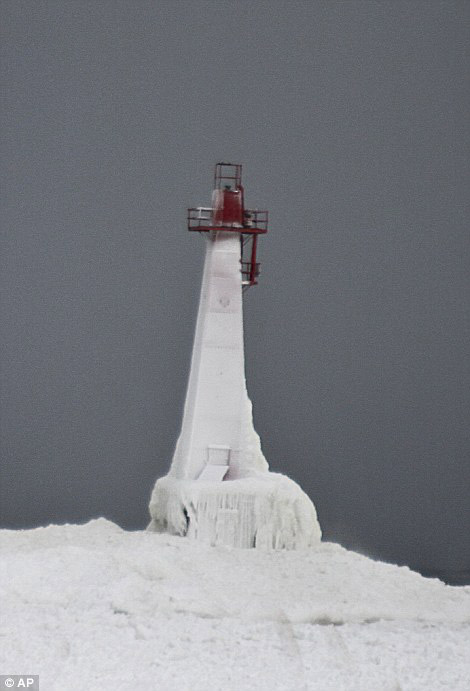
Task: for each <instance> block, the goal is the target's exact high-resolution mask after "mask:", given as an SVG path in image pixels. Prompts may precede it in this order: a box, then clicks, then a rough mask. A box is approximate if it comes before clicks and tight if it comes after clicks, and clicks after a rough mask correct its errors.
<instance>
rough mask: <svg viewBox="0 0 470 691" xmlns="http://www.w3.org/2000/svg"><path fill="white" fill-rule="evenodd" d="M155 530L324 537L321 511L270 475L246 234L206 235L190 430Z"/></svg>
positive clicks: (246, 543)
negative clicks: (254, 371)
mask: <svg viewBox="0 0 470 691" xmlns="http://www.w3.org/2000/svg"><path fill="white" fill-rule="evenodd" d="M149 508H150V515H151V517H152V520H151V523H150V525H149V529H150V530H153V531H157V532H164V531H166V532H169V533H172V534H176V535H187V536H188V537H190V538H193V539H197V540H202V541H203V542H207V543H209V544H214V545H215V544H223V545H228V546H235V547H258V548H270V547H272V548H286V549H296V548H302V547H305V546H309V545H312V544H315V543H316V542H318V541H319V540H320V538H321V531H320V526H319V524H318V521H317V517H316V512H315V508H314V506H313V504H312V502H311V501H310V499H309V498H308V497H307V495H306V494H305V493H304V492H303V491H302V490H301V489H300V487H299V486H298V485H297V484H296V483H295V482H293V481H292V480H290V479H289V478H287V477H285V476H283V475H280V474H275V473H270V472H269V469H268V463H267V461H266V459H265V457H264V455H263V453H262V450H261V444H260V439H259V436H258V434H257V433H256V431H255V429H254V425H253V418H252V412H251V402H250V400H249V398H248V394H247V389H246V381H245V363H244V346H243V306H242V280H241V272H240V235H239V234H238V233H236V232H233V231H230V232H229V231H223V230H221V231H217V232H213V233H210V234H209V235H208V236H207V248H206V258H205V264H204V274H203V279H202V288H201V296H200V302H199V311H198V317H197V325H196V333H195V338H194V345H193V353H192V360H191V370H190V375H189V382H188V389H187V393H186V402H185V407H184V414H183V422H182V427H181V433H180V436H179V439H178V442H177V444H176V449H175V453H174V456H173V461H172V464H171V468H170V472H169V474H168V475H167V476H166V477H164V478H161V479H159V480H157V483H156V485H155V488H154V490H153V493H152V498H151V501H150V507H149Z"/></svg>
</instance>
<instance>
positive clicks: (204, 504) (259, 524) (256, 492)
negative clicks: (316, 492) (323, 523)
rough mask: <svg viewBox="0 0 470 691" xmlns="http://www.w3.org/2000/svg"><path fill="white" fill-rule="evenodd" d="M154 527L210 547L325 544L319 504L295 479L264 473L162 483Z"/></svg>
mask: <svg viewBox="0 0 470 691" xmlns="http://www.w3.org/2000/svg"><path fill="white" fill-rule="evenodd" d="M149 509H150V515H151V516H152V522H151V523H150V526H149V529H150V530H154V531H156V532H169V533H170V534H172V535H188V537H190V538H193V539H195V540H201V541H202V542H206V543H208V544H210V545H225V546H228V547H245V548H249V547H257V548H260V549H302V548H306V547H310V546H312V545H315V544H317V543H318V542H320V539H321V530H320V526H319V524H318V520H317V515H316V511H315V507H314V506H313V504H312V502H311V501H310V499H309V497H308V496H307V495H306V494H305V493H304V492H303V491H302V490H301V489H300V487H299V486H298V485H297V484H296V483H295V482H294V481H293V480H291V479H290V478H288V477H286V476H285V475H281V474H278V473H268V472H265V473H259V474H257V475H255V476H254V477H246V478H242V479H238V480H232V481H229V482H203V481H196V482H195V481H191V480H178V479H176V478H174V477H172V476H167V477H163V478H161V479H160V480H158V481H157V483H156V485H155V488H154V490H153V493H152V498H151V501H150V507H149Z"/></svg>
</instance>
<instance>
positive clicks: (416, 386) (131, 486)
mask: <svg viewBox="0 0 470 691" xmlns="http://www.w3.org/2000/svg"><path fill="white" fill-rule="evenodd" d="M0 8H1V83H2V93H3V96H4V100H3V105H2V107H1V122H0V125H1V153H2V163H1V174H2V179H1V189H2V201H1V223H2V245H3V247H2V258H1V263H2V267H1V268H2V278H1V281H2V285H1V288H2V331H1V366H2V370H1V373H2V382H1V455H2V459H1V460H2V468H1V491H2V504H1V523H2V525H3V526H8V527H30V526H36V525H45V524H48V523H49V522H51V521H54V522H75V521H85V520H87V519H89V518H91V517H95V516H100V515H104V516H106V517H107V518H109V519H111V520H114V521H116V522H117V523H119V524H120V525H121V526H124V527H126V528H138V527H143V526H145V525H146V523H147V520H148V510H147V505H148V500H149V496H150V492H151V489H152V486H153V484H154V481H155V479H156V478H157V477H158V476H161V475H163V474H165V473H166V471H167V469H168V467H169V464H170V461H171V457H172V453H173V448H174V444H175V442H176V439H177V436H178V432H179V426H180V422H181V415H182V406H183V402H184V394H185V387H186V381H187V375H188V367H189V362H190V355H191V346H192V335H193V329H194V325H195V320H196V309H197V301H198V292H199V284H200V279H201V271H202V261H203V254H204V243H203V241H202V239H201V238H199V236H198V235H197V234H190V233H187V232H186V230H185V214H186V207H187V206H192V205H207V204H209V202H210V193H211V186H212V172H213V165H214V163H215V162H216V161H218V160H231V161H234V162H239V163H243V166H244V183H245V190H246V199H247V203H248V205H249V206H253V207H259V208H267V209H269V212H270V219H271V228H270V231H269V233H268V235H267V236H265V237H263V238H262V239H261V242H260V259H261V262H262V275H261V277H260V285H259V286H258V287H256V288H253V289H250V291H248V293H247V295H246V297H245V324H246V338H245V340H246V358H247V378H248V389H249V393H250V396H251V398H252V399H253V404H254V418H255V424H256V427H257V430H258V432H259V433H260V435H261V439H262V444H263V449H264V452H265V455H266V457H267V459H268V461H269V462H270V464H271V468H272V469H274V470H278V471H282V472H285V473H287V474H288V475H290V476H291V477H293V478H294V479H295V480H297V481H298V482H299V483H300V484H301V486H302V487H303V488H304V490H305V491H306V492H307V493H308V494H309V495H310V497H311V498H312V499H313V501H314V502H315V504H316V507H317V510H318V514H319V518H320V522H321V524H322V527H323V530H324V535H325V538H326V539H330V540H336V541H340V542H342V543H343V544H344V545H345V546H348V547H353V548H356V549H359V550H361V551H363V552H365V553H368V554H373V555H375V556H378V557H381V558H384V559H390V560H394V561H398V562H400V563H408V564H410V565H412V566H414V567H418V568H427V569H437V570H445V569H449V570H458V569H465V568H470V544H469V542H468V531H469V529H470V525H469V517H468V511H469V499H468V496H469V484H470V481H469V456H470V454H469V418H470V416H469V412H470V410H469V408H470V404H469V390H470V387H469V384H470V382H469V372H470V366H469V311H468V302H469V299H468V298H469V279H468V275H469V273H468V270H469V236H468V228H467V226H468V202H467V193H468V184H469V165H468V161H469V158H468V148H469V146H468V143H469V124H468V123H469V119H468V115H469V112H468V111H469V109H468V104H469V88H468V77H467V75H468V67H469V65H468V58H466V56H465V51H466V48H468V38H469V36H468V34H469V31H468V26H469V18H470V17H469V14H470V4H469V3H468V2H465V1H464V0H462V1H461V2H453V1H452V0H446V1H444V2H437V1H433V0H425V1H423V2H419V1H417V0H416V1H415V0H408V1H405V2H400V1H399V0H393V1H392V0H390V1H386V0H383V1H358V0H351V1H349V2H336V1H334V0H324V1H315V0H308V1H307V0H306V1H305V2H280V1H277V2H276V1H274V2H260V1H259V0H258V1H257V2H249V1H248V0H247V1H246V2H242V1H241V0H231V1H230V2H229V1H226V0H217V1H215V0H213V1H207V2H203V1H200V0H187V1H175V0H169V1H160V0H126V1H120V0H90V1H83V0H74V1H67V0H45V1H43V0H39V1H37V2H36V1H33V0H31V1H28V2H23V1H21V0H15V1H7V0H4V1H3V2H0Z"/></svg>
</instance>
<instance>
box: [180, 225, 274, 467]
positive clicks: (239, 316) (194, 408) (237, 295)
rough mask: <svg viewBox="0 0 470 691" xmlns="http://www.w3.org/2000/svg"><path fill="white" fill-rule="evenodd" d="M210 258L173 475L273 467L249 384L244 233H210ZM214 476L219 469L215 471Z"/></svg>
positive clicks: (202, 290)
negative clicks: (245, 345)
mask: <svg viewBox="0 0 470 691" xmlns="http://www.w3.org/2000/svg"><path fill="white" fill-rule="evenodd" d="M206 243H207V246H206V259H205V265H204V275H203V278H202V289H201V297H200V303H199V312H198V318H197V325H196V335H195V338H194V346H193V354H192V360H191V371H190V375H189V383H188V390H187V394H186V404H185V407H184V415H183V424H182V428H181V434H180V437H179V440H178V443H177V445H176V450H175V454H174V457H173V463H172V466H171V470H170V475H171V476H172V477H175V478H180V479H189V480H195V479H197V478H200V477H201V473H202V477H209V475H208V471H209V469H210V468H211V466H218V467H226V468H227V474H226V478H227V479H229V480H234V479H236V478H240V477H246V476H247V475H250V474H253V471H267V470H268V464H267V461H266V459H265V458H264V456H263V454H262V452H261V445H260V440H259V437H258V435H257V434H256V432H255V429H254V427H253V420H252V415H251V402H250V400H249V398H248V394H247V390H246V383H245V359H244V348H243V305H242V290H241V273H240V236H239V235H238V234H237V233H233V232H224V231H219V232H216V233H213V234H211V235H209V236H207V237H206ZM209 472H210V474H211V476H212V472H213V471H209Z"/></svg>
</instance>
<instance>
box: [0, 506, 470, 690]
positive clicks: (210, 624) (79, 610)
mask: <svg viewBox="0 0 470 691" xmlns="http://www.w3.org/2000/svg"><path fill="white" fill-rule="evenodd" d="M0 549H1V552H2V561H1V566H0V597H1V602H2V619H1V626H2V630H1V634H2V645H1V646H0V669H2V670H4V671H5V673H7V674H16V673H17V674H22V673H23V674H24V673H28V674H36V673H38V674H39V675H40V680H41V688H42V689H43V691H44V690H45V691H79V690H80V691H83V689H87V690H89V691H108V690H109V691H111V690H112V691H115V690H116V689H117V690H118V691H131V690H134V689H136V688H144V689H159V690H160V689H161V690H162V691H177V690H178V691H189V690H191V691H198V690H201V691H212V690H215V689H217V690H218V691H220V690H223V691H232V690H233V691H248V690H250V691H252V690H253V689H256V691H264V690H266V691H267V690H268V689H269V691H273V690H277V689H287V690H292V691H299V690H300V689H302V690H305V689H308V690H312V691H328V690H329V689H331V690H332V691H333V690H334V691H341V690H343V689H344V690H347V691H351V690H354V691H366V690H370V691H386V690H389V691H392V690H394V691H398V689H402V690H403V691H405V690H407V691H408V690H413V691H420V690H421V689H422V690H424V689H426V691H429V689H432V690H433V691H438V690H440V689H452V691H463V690H464V689H467V688H468V683H467V680H468V678H469V677H470V661H469V658H468V640H469V633H470V588H468V587H466V588H452V587H449V586H445V585H444V584H443V583H441V582H440V581H437V580H429V579H425V578H422V577H421V576H419V575H418V574H416V573H413V572H411V571H409V570H408V569H407V568H403V567H401V568H399V567H396V566H392V565H389V564H383V563H379V562H375V561H372V560H370V559H367V558H366V557H363V556H360V555H358V554H355V553H353V552H348V551H346V550H344V549H342V548H341V547H339V546H338V545H334V544H329V543H323V544H320V545H318V546H317V547H315V548H313V549H312V548H310V549H304V550H297V551H263V550H240V549H229V548H221V547H218V548H214V547H210V546H208V545H204V544H201V543H196V542H192V541H190V540H183V539H181V538H179V537H172V536H169V535H167V534H155V533H150V532H135V533H128V532H124V531H122V530H120V529H119V528H118V527H117V526H115V525H113V524H112V523H109V522H108V521H105V520H103V519H100V520H97V521H92V522H91V523H88V524H87V525H85V526H69V525H66V526H50V527H48V528H39V529H36V530H29V531H0Z"/></svg>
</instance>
